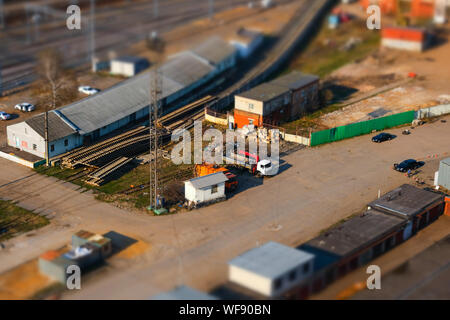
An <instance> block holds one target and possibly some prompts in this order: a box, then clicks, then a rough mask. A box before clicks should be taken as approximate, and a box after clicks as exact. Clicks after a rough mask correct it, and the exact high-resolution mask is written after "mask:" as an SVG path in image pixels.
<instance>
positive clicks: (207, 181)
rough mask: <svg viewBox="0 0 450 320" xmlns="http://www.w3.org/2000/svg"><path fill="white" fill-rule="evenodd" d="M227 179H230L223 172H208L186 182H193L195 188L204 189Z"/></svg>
mask: <svg viewBox="0 0 450 320" xmlns="http://www.w3.org/2000/svg"><path fill="white" fill-rule="evenodd" d="M227 180H228V178H227V177H226V176H225V175H224V174H223V172H216V173H211V174H207V175H206V176H201V177H198V178H194V179H191V180H189V181H186V182H190V183H192V185H193V186H194V188H197V189H203V188H206V187H210V186H213V185H215V184H219V183H222V182H225V181H227Z"/></svg>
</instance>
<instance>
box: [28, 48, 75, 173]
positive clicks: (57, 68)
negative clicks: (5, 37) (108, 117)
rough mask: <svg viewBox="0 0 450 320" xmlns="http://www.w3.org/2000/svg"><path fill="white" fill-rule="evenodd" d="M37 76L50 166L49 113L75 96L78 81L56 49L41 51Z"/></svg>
mask: <svg viewBox="0 0 450 320" xmlns="http://www.w3.org/2000/svg"><path fill="white" fill-rule="evenodd" d="M36 69H37V70H36V71H37V74H38V75H39V76H40V81H39V82H38V84H37V85H38V88H39V90H40V91H41V92H42V93H43V94H44V99H43V101H42V104H43V105H44V108H45V112H44V132H45V134H44V139H45V161H46V165H47V166H48V165H49V134H48V130H49V128H48V112H49V111H50V110H53V109H55V108H56V105H57V104H58V103H63V102H66V100H68V98H69V97H68V96H70V98H71V96H72V95H75V94H76V93H75V92H76V91H75V90H74V87H76V79H75V76H74V74H73V73H72V72H70V71H68V70H66V69H65V68H64V66H63V58H62V56H61V54H60V52H59V51H58V50H56V49H53V48H49V49H45V50H43V51H41V52H40V53H39V55H38V63H37V68H36ZM69 100H71V99H69Z"/></svg>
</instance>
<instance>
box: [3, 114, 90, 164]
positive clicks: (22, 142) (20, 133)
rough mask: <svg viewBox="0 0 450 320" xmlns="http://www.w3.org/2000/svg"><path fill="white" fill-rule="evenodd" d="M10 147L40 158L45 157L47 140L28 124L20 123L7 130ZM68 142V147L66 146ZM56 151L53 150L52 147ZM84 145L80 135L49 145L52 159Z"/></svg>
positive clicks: (52, 142)
mask: <svg viewBox="0 0 450 320" xmlns="http://www.w3.org/2000/svg"><path fill="white" fill-rule="evenodd" d="M6 132H7V139H8V145H10V146H12V147H14V148H18V149H20V150H22V151H26V152H28V153H31V154H34V155H36V156H38V157H41V158H44V157H45V140H44V138H43V137H41V136H40V135H39V134H38V133H37V132H36V131H34V130H33V129H32V128H31V127H30V126H29V125H28V124H27V123H26V122H20V123H17V124H14V125H11V126H8V127H7V128H6ZM66 140H67V145H66ZM52 145H53V147H54V150H53V151H51V150H52V147H51V146H52ZM81 145H82V138H81V137H80V136H79V135H78V134H73V135H70V136H67V137H65V138H62V139H59V140H56V141H51V142H50V143H49V155H50V157H54V156H57V155H59V154H62V153H65V152H67V151H70V150H71V149H74V148H76V147H79V146H81Z"/></svg>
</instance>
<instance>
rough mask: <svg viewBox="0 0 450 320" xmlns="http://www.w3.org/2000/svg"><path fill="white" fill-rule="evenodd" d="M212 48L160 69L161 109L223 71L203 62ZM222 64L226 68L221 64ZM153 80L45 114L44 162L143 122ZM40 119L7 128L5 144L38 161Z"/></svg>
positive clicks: (144, 77) (140, 79) (133, 81)
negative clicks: (47, 118)
mask: <svg viewBox="0 0 450 320" xmlns="http://www.w3.org/2000/svg"><path fill="white" fill-rule="evenodd" d="M213 44H218V40H209V41H208V42H207V43H205V44H202V45H201V46H200V47H199V49H198V54H196V53H194V52H192V51H186V52H183V53H180V54H178V55H176V56H173V57H172V58H171V59H169V60H168V61H167V62H165V63H164V64H163V65H162V66H161V67H160V79H161V86H162V93H161V106H162V107H163V108H165V109H164V110H169V109H168V108H170V110H171V111H172V110H173V109H174V108H176V107H177V106H179V105H181V103H182V102H183V99H184V97H187V95H188V94H189V93H191V92H193V90H195V89H197V88H199V87H201V86H202V85H205V84H207V83H208V82H209V81H210V80H211V79H213V78H214V77H215V76H216V75H217V74H218V73H220V72H222V71H223V70H222V69H221V68H222V67H221V66H219V65H218V64H214V63H213V61H209V60H208V59H211V60H216V59H219V58H220V56H219V55H216V54H215V53H214V54H213V53H212V52H211V54H210V55H208V53H209V51H208V50H207V49H208V48H210V47H211V46H212V45H213ZM224 52H225V53H226V54H228V53H230V51H224ZM200 54H202V55H203V56H204V57H203V56H200ZM122 60H123V61H124V62H136V61H137V60H136V59H133V58H132V57H131V58H125V59H121V60H120V61H122ZM226 65H227V67H228V66H229V64H227V63H226ZM153 77H154V73H153V72H147V73H143V74H141V75H138V76H135V77H132V78H130V79H127V80H125V81H122V82H120V83H118V84H116V85H114V86H112V87H111V88H108V89H106V90H103V91H101V92H99V93H97V94H95V95H92V96H88V97H86V98H84V99H82V100H79V101H76V102H74V103H71V104H69V105H67V106H63V107H61V108H58V109H57V110H55V111H54V112H53V113H51V116H50V122H49V132H50V137H51V142H52V143H51V144H50V147H49V148H50V157H53V156H57V155H59V154H61V153H64V152H67V151H69V150H71V149H73V148H76V147H79V146H81V145H83V144H84V143H89V142H90V141H94V140H96V139H98V138H100V137H102V136H104V135H106V134H109V133H111V132H112V131H114V130H116V129H119V128H122V127H124V126H126V125H128V124H130V123H133V122H134V121H136V120H138V119H146V117H147V116H148V112H149V104H150V90H151V86H152V85H153V83H154V81H153ZM42 118H43V115H42V114H40V115H37V116H35V117H33V118H31V119H29V120H27V122H22V123H20V124H15V125H11V126H8V127H7V135H8V144H9V145H10V146H12V147H14V148H17V149H20V150H23V151H26V152H30V153H32V154H34V155H36V156H38V157H42V158H43V157H44V156H45V150H44V149H45V141H44V136H43V135H44V124H43V123H44V122H43V121H41V119H42Z"/></svg>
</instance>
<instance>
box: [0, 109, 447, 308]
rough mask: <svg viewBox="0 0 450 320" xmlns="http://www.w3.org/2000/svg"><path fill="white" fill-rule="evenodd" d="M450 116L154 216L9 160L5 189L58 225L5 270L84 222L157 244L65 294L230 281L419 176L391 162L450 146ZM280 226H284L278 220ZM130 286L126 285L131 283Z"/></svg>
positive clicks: (306, 158) (338, 149) (26, 244)
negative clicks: (241, 259)
mask: <svg viewBox="0 0 450 320" xmlns="http://www.w3.org/2000/svg"><path fill="white" fill-rule="evenodd" d="M449 120H450V117H447V121H448V122H447V123H441V122H435V123H433V124H428V125H424V126H422V127H419V128H416V129H414V130H413V133H412V134H411V135H409V136H403V135H401V133H400V132H401V129H395V130H390V131H389V132H392V133H393V134H396V135H397V136H398V137H397V138H396V139H395V140H393V141H390V142H385V143H382V144H374V143H372V142H371V141H370V136H362V137H357V138H354V139H349V140H346V141H341V142H337V143H332V144H328V145H324V146H321V147H317V148H308V149H303V150H299V151H296V152H293V153H291V154H289V155H287V156H285V157H284V158H283V159H282V160H283V161H285V164H284V170H283V171H282V172H280V174H279V175H277V176H275V177H272V178H269V179H265V180H262V181H260V182H261V183H254V184H249V185H248V186H247V188H246V189H245V190H241V192H240V193H238V194H236V195H235V196H234V197H232V198H231V199H229V200H228V201H226V202H222V203H219V204H216V205H213V206H210V207H206V208H203V209H200V210H195V211H191V212H186V213H182V214H177V215H169V216H161V217H153V216H146V215H144V214H135V213H130V212H128V211H123V210H120V209H118V208H116V207H112V206H111V205H109V204H106V203H101V202H98V201H96V200H95V199H94V198H93V196H92V195H89V194H85V193H84V194H82V193H79V192H78V191H76V190H73V189H74V188H76V187H74V186H73V185H71V184H68V183H63V182H61V181H57V180H55V179H51V178H48V177H44V176H40V175H36V174H33V173H32V172H31V170H29V169H27V168H24V167H21V166H18V165H16V164H12V163H10V162H8V161H6V160H2V159H0V167H1V168H2V170H1V171H0V197H1V198H8V199H13V200H16V201H18V202H19V205H21V206H24V207H27V208H30V209H35V208H36V209H38V210H39V211H42V212H47V213H49V214H52V215H54V219H53V221H52V224H50V225H49V226H47V227H45V228H44V229H41V230H37V231H35V232H32V234H34V236H27V235H22V236H19V237H17V238H15V239H12V240H11V241H8V242H6V243H5V244H6V249H4V250H2V251H0V259H1V261H2V264H1V266H0V272H2V271H5V270H7V269H9V268H11V267H13V266H14V265H17V264H19V263H21V262H23V261H26V260H29V259H31V258H34V257H36V256H38V255H39V254H40V253H41V252H42V251H44V250H48V249H52V248H57V247H59V246H61V245H63V244H65V243H68V242H69V241H70V236H71V234H72V233H73V232H74V231H76V230H79V229H81V228H84V229H88V230H92V231H94V232H108V231H110V230H114V231H116V232H119V233H123V234H125V235H127V236H130V237H135V238H138V239H141V240H144V241H147V242H149V243H150V244H151V250H149V251H148V252H147V253H145V254H143V255H142V256H139V257H138V258H136V260H130V261H128V262H123V263H122V264H121V265H120V267H114V266H112V267H110V268H108V269H107V271H106V272H102V273H101V276H99V277H95V274H92V275H91V276H90V277H89V278H90V280H89V281H87V282H85V283H83V284H82V288H83V289H82V290H81V291H78V292H76V293H70V294H68V295H67V297H66V298H75V299H76V298H83V299H93V298H104V299H119V298H124V299H132V298H148V297H149V296H151V295H153V294H155V293H157V292H159V291H161V290H167V289H170V288H172V287H173V286H175V285H177V284H181V283H185V284H187V285H191V286H193V287H196V288H199V289H201V290H207V289H211V288H212V287H214V286H215V285H217V284H220V283H222V282H223V281H225V280H226V262H227V261H228V260H229V259H231V258H233V257H234V256H236V255H238V254H240V253H242V252H244V251H246V250H248V249H250V248H252V247H254V246H256V245H258V244H262V243H264V242H266V241H268V240H274V241H279V242H282V243H285V244H287V245H298V244H300V243H302V242H304V241H306V240H308V239H310V238H312V237H313V236H315V235H316V234H317V233H319V232H320V231H321V230H323V229H325V228H327V227H329V226H330V225H332V224H334V223H336V222H338V221H339V220H341V219H343V218H345V217H347V216H350V215H352V214H354V213H356V212H359V211H361V210H363V209H364V207H365V205H366V204H367V203H369V202H370V201H371V200H373V199H374V198H375V197H376V196H377V193H378V189H380V190H381V192H386V191H389V190H391V189H392V188H395V187H397V186H399V185H400V184H402V183H405V182H408V181H410V180H409V179H408V178H406V177H405V176H404V175H402V174H400V173H398V172H395V171H393V170H392V164H393V163H394V162H398V161H400V160H403V159H406V158H419V159H425V161H426V160H427V156H428V155H432V154H433V155H435V154H437V155H438V157H439V158H442V157H446V156H448V153H449V152H450V149H449V143H450V124H449V123H450V121H449ZM274 226H279V227H278V228H276V227H274ZM124 288H126V290H125V289H124Z"/></svg>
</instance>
